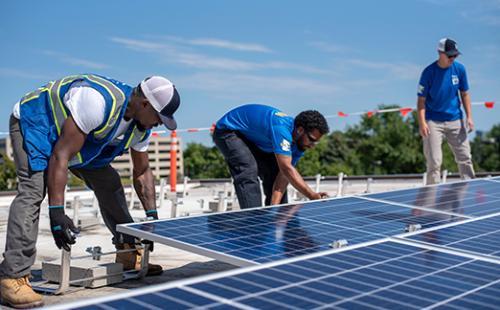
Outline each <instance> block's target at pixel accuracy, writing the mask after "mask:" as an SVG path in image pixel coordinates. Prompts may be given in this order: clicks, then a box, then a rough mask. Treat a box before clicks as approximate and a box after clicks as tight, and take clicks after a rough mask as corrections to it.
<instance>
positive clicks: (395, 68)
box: [345, 59, 422, 80]
mask: <svg viewBox="0 0 500 310" xmlns="http://www.w3.org/2000/svg"><path fill="white" fill-rule="evenodd" d="M345 62H346V63H348V64H351V65H353V66H358V67H362V68H367V69H373V70H380V71H385V72H388V73H390V74H391V75H393V76H394V77H395V78H400V79H405V80H415V79H418V76H419V74H420V72H421V71H422V67H421V66H419V65H416V64H411V63H388V62H375V61H367V60H363V59H348V60H346V61H345Z"/></svg>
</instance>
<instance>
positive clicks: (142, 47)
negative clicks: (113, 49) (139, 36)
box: [110, 37, 171, 52]
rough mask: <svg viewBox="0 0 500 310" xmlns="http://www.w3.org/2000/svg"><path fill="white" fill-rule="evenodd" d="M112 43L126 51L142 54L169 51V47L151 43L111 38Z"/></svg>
mask: <svg viewBox="0 0 500 310" xmlns="http://www.w3.org/2000/svg"><path fill="white" fill-rule="evenodd" d="M110 40H111V41H112V42H115V43H118V44H120V45H123V46H125V47H126V48H128V49H131V50H135V51H142V52H147V51H149V52H153V51H159V50H163V49H171V46H169V45H166V44H161V43H156V42H151V41H143V40H135V39H129V38H120V37H112V38H110Z"/></svg>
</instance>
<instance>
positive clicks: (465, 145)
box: [417, 38, 474, 184]
mask: <svg viewBox="0 0 500 310" xmlns="http://www.w3.org/2000/svg"><path fill="white" fill-rule="evenodd" d="M438 54H439V58H438V60H437V61H435V62H433V63H432V64H430V65H429V66H427V68H425V69H424V71H423V72H422V75H421V77H420V83H419V86H418V101H417V110H418V122H419V126H420V129H419V131H420V135H421V136H422V138H423V144H424V155H425V159H426V162H427V184H436V183H439V182H440V176H441V163H442V161H443V153H442V150H441V144H442V142H443V137H444V138H446V141H448V144H449V145H450V147H451V150H452V151H453V154H454V155H455V161H456V163H457V165H458V171H459V172H460V177H461V178H462V179H472V178H474V168H473V166H472V157H471V151H470V145H469V140H468V139H467V134H468V132H471V131H472V130H473V129H474V122H473V120H472V111H471V100H470V95H469V92H468V90H469V83H468V81H467V73H466V71H465V67H464V66H463V65H462V64H461V63H459V62H457V61H456V58H457V57H458V56H459V55H460V52H459V51H458V48H457V43H456V42H455V41H453V40H452V39H448V38H443V39H441V40H439V43H438ZM460 105H463V107H464V110H465V114H466V118H465V119H463V113H462V109H461V107H460Z"/></svg>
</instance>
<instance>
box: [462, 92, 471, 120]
mask: <svg viewBox="0 0 500 310" xmlns="http://www.w3.org/2000/svg"><path fill="white" fill-rule="evenodd" d="M461 96H462V104H463V106H464V110H465V114H466V115H467V118H472V107H471V102H470V96H469V93H467V92H465V93H461Z"/></svg>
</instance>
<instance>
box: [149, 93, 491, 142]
mask: <svg viewBox="0 0 500 310" xmlns="http://www.w3.org/2000/svg"><path fill="white" fill-rule="evenodd" d="M471 105H474V106H480V105H482V106H485V107H486V108H487V109H493V107H494V106H495V102H494V101H486V102H484V101H483V102H481V101H478V102H472V103H471ZM413 110H416V108H411V107H403V108H392V109H380V110H372V111H360V112H349V113H346V112H342V111H339V112H337V113H336V114H331V115H325V118H337V117H348V116H361V115H365V114H366V115H367V116H368V117H372V116H373V115H375V114H381V113H391V112H399V113H401V116H403V117H406V116H407V115H408V114H409V113H411V112H412V111H413ZM214 128H215V124H212V126H210V127H205V128H186V129H177V130H176V131H177V132H178V133H180V132H200V131H210V132H212V131H213V130H214ZM165 133H168V131H167V130H157V131H154V132H153V136H159V135H161V134H165Z"/></svg>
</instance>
